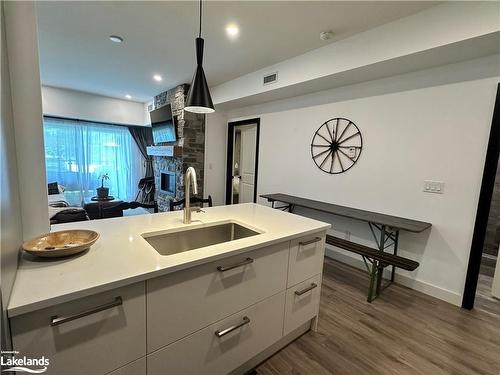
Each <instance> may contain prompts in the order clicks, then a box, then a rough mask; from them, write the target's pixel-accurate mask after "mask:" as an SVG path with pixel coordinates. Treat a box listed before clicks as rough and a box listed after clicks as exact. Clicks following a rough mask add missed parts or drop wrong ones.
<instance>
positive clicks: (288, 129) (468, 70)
mask: <svg viewBox="0 0 500 375" xmlns="http://www.w3.org/2000/svg"><path fill="white" fill-rule="evenodd" d="M495 62H496V65H495ZM457 70H458V71H459V72H460V75H459V77H457V76H456V74H455V72H456V71H457ZM485 70H486V71H487V72H488V73H489V74H492V73H495V72H496V76H495V77H493V78H482V79H474V77H477V76H481V75H482V74H483V73H480V71H481V72H483V71H485ZM459 78H462V80H461V81H459V82H457V80H458V79H459ZM467 79H471V80H467ZM499 79H500V71H499V65H498V57H495V58H488V59H481V60H478V61H472V62H469V63H464V64H455V65H450V66H447V67H440V68H436V69H433V70H428V71H422V72H417V73H412V74H408V75H404V76H398V77H392V78H390V79H385V80H379V81H373V82H367V83H364V84H360V85H355V86H353V87H345V88H341V89H335V90H331V91H328V92H323V93H317V94H315V95H308V96H304V97H297V98H292V99H288V100H283V101H280V102H275V103H268V104H266V105H260V106H254V107H248V108H242V109H239V110H236V111H230V112H229V113H228V117H229V119H230V120H231V121H234V120H240V119H242V118H246V117H260V118H261V139H260V155H259V185H258V194H264V193H273V192H284V193H289V194H294V195H298V196H303V197H308V198H312V199H318V200H322V201H326V202H331V203H336V204H341V205H347V206H352V207H357V208H362V209H366V210H373V211H377V212H382V213H387V214H392V215H398V216H403V217H408V218H412V219H417V220H423V221H428V222H431V223H432V224H433V227H432V230H430V231H427V232H425V233H421V234H409V233H402V234H401V242H400V254H401V255H403V256H407V257H409V258H411V259H415V260H417V261H419V262H420V267H419V268H418V269H417V270H416V271H415V272H413V273H408V272H405V271H398V274H399V275H400V276H399V278H398V280H399V281H400V282H402V283H403V284H406V285H408V286H411V287H413V288H415V289H418V290H421V291H424V292H425V293H428V294H431V295H434V296H436V297H438V298H442V299H445V300H447V301H449V302H452V303H454V304H457V305H458V304H460V303H461V296H462V292H463V286H464V281H465V274H466V269H467V265H468V255H469V250H470V242H471V238H472V231H473V226H474V220H475V213H476V207H477V199H478V195H479V189H480V184H481V177H482V171H483V164H484V157H485V153H486V145H487V141H488V135H489V129H490V126H491V118H492V112H493V106H494V101H495V93H496V87H497V83H498V82H499ZM464 80H467V81H464ZM422 82H425V83H422ZM432 82H435V84H436V85H439V86H436V85H432V84H431V83H432ZM325 98H326V99H325ZM325 101H327V103H325ZM315 102H316V103H321V104H320V105H314V103H315ZM333 117H347V118H349V119H351V120H352V121H354V122H355V123H356V124H357V125H358V127H359V128H360V129H361V132H362V134H363V141H364V145H365V146H364V149H363V153H362V155H361V157H360V159H359V161H358V163H357V164H356V166H354V167H353V168H352V169H351V170H349V171H348V172H347V173H344V174H341V175H333V176H332V175H328V174H326V173H324V172H322V171H320V170H319V169H318V168H317V167H316V165H315V164H314V163H313V161H312V160H311V154H310V142H311V138H312V135H313V133H314V131H315V130H316V129H317V128H318V127H319V126H320V125H321V124H322V123H323V122H324V121H326V120H328V119H330V118H333ZM219 147H220V145H219ZM424 180H437V181H444V183H445V194H444V195H437V194H429V193H424V192H422V187H423V181H424ZM219 188H223V183H221V184H220V186H219ZM260 203H263V204H267V202H264V201H263V200H261V201H260ZM298 212H299V213H302V214H306V215H308V216H312V217H316V218H319V219H323V220H326V221H330V222H332V223H333V225H334V230H333V232H334V233H336V234H337V235H339V236H342V237H344V236H345V235H346V232H347V231H348V232H350V233H351V239H352V240H353V241H359V242H360V243H365V244H374V243H373V242H372V238H371V234H370V232H369V230H368V228H367V225H366V224H363V223H359V222H355V221H351V220H347V219H340V218H335V217H331V216H325V215H321V214H318V213H315V212H312V211H309V212H307V211H304V210H302V211H298ZM335 254H338V253H335ZM335 256H337V255H335ZM337 257H339V258H342V260H344V261H346V260H347V261H349V262H350V263H353V264H358V263H357V262H356V261H353V258H352V257H351V256H350V255H348V254H345V253H343V254H342V256H337ZM356 259H357V258H356Z"/></svg>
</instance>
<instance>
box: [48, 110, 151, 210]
mask: <svg viewBox="0 0 500 375" xmlns="http://www.w3.org/2000/svg"><path fill="white" fill-rule="evenodd" d="M44 138H45V165H46V171H47V181H48V182H58V183H59V184H60V185H62V186H64V188H65V192H64V195H65V199H66V200H67V201H68V202H69V203H70V204H72V205H79V204H82V203H84V202H86V201H89V200H90V198H91V197H93V196H95V195H96V190H95V189H96V188H97V187H99V186H100V180H99V176H101V175H102V174H104V173H107V174H108V175H109V180H108V181H105V186H106V187H109V194H110V195H113V196H114V197H115V198H117V199H121V200H127V201H130V200H133V199H134V198H135V195H136V193H137V183H138V182H139V179H140V178H141V177H143V176H144V158H143V156H142V155H141V153H140V151H139V148H138V147H137V145H136V143H135V141H134V140H133V138H132V136H131V135H130V133H129V130H128V128H127V127H125V126H114V125H103V124H96V123H92V122H85V121H76V120H62V119H55V118H51V117H45V118H44Z"/></svg>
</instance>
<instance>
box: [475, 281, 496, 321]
mask: <svg viewBox="0 0 500 375" xmlns="http://www.w3.org/2000/svg"><path fill="white" fill-rule="evenodd" d="M492 285H493V277H491V276H488V275H484V274H482V273H480V274H479V280H478V283H477V289H476V299H475V301H474V308H476V309H478V310H484V311H487V312H489V313H492V314H496V315H499V316H500V300H499V299H497V298H494V297H493V296H492V295H491V286H492Z"/></svg>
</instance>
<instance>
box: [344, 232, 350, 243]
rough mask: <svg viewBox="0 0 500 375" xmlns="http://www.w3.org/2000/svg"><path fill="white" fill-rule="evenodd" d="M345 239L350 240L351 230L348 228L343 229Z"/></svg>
mask: <svg viewBox="0 0 500 375" xmlns="http://www.w3.org/2000/svg"><path fill="white" fill-rule="evenodd" d="M345 239H346V240H347V241H350V240H351V232H349V231H348V230H346V231H345Z"/></svg>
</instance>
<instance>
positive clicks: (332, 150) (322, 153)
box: [311, 117, 363, 174]
mask: <svg viewBox="0 0 500 375" xmlns="http://www.w3.org/2000/svg"><path fill="white" fill-rule="evenodd" d="M362 149H363V138H362V137H361V132H360V131H359V129H358V127H357V126H356V124H354V123H353V122H352V121H351V120H349V119H346V118H343V117H338V118H333V119H331V120H328V121H326V122H325V123H323V124H322V125H321V126H320V127H319V128H318V130H316V132H315V133H314V136H313V139H312V142H311V155H312V159H313V160H314V163H316V165H317V166H318V168H319V169H321V170H322V171H323V172H326V173H329V174H339V173H343V172H345V171H347V170H349V169H351V168H352V166H353V165H354V164H356V162H357V161H358V159H359V156H360V155H361V150H362Z"/></svg>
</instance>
